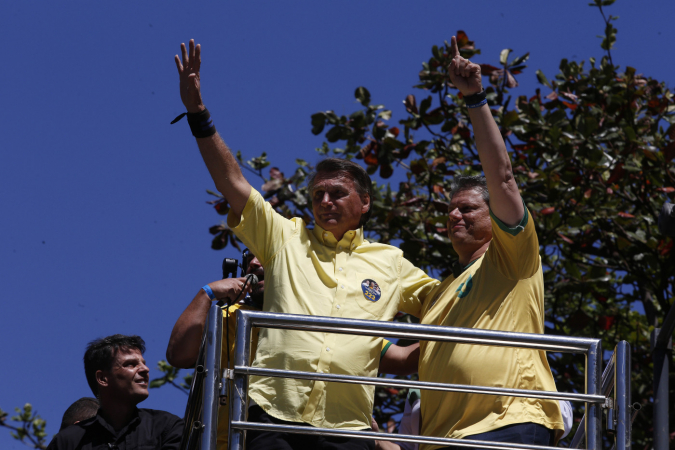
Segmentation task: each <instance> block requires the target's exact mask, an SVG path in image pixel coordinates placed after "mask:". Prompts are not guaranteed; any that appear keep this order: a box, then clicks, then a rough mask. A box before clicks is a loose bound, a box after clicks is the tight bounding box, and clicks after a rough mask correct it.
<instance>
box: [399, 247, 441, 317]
mask: <svg viewBox="0 0 675 450" xmlns="http://www.w3.org/2000/svg"><path fill="white" fill-rule="evenodd" d="M399 279H400V281H401V299H400V301H399V305H398V309H399V311H403V312H405V313H408V314H410V315H413V316H415V317H420V315H421V313H422V305H423V304H424V301H425V300H426V298H427V297H428V296H429V294H430V293H431V291H432V290H433V289H434V288H435V287H436V286H438V285H439V284H440V282H439V281H438V280H436V279H434V278H431V277H430V276H429V275H427V274H426V273H424V272H423V271H422V270H420V269H418V268H417V267H415V266H413V265H412V263H411V262H410V261H408V260H407V259H405V258H404V257H403V256H401V262H400V277H399Z"/></svg>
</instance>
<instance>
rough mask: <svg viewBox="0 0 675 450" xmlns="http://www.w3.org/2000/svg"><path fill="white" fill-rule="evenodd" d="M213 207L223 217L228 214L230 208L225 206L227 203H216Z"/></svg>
mask: <svg viewBox="0 0 675 450" xmlns="http://www.w3.org/2000/svg"><path fill="white" fill-rule="evenodd" d="M213 207H214V208H215V210H216V211H217V212H218V214H220V215H221V216H224V215H225V214H227V213H228V212H230V206H229V205H228V204H227V202H220V203H216V204H215V205H213Z"/></svg>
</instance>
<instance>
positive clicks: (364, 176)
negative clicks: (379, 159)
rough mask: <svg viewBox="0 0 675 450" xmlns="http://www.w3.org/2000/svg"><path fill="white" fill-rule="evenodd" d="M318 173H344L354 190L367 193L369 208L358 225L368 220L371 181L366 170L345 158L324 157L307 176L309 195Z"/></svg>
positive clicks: (371, 191)
mask: <svg viewBox="0 0 675 450" xmlns="http://www.w3.org/2000/svg"><path fill="white" fill-rule="evenodd" d="M319 174H331V175H333V176H334V177H339V176H343V175H346V176H348V177H349V178H351V179H352V180H354V184H355V185H356V192H358V194H359V195H361V196H363V195H368V197H369V198H370V208H368V211H366V212H365V213H363V214H362V215H361V221H360V222H359V226H363V225H364V224H365V223H366V222H368V219H370V215H371V211H372V210H373V182H372V181H371V179H370V175H368V172H366V170H365V169H364V168H363V167H361V166H360V165H358V164H356V163H355V162H353V161H349V160H347V159H340V158H326V159H324V160H322V161H321V162H319V164H317V165H316V171H315V172H314V174H312V176H311V177H310V178H309V182H308V186H309V194H310V195H313V191H314V183H315V182H316V177H317V176H318V175H319Z"/></svg>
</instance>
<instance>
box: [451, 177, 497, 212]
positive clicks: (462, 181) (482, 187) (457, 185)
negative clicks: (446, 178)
mask: <svg viewBox="0 0 675 450" xmlns="http://www.w3.org/2000/svg"><path fill="white" fill-rule="evenodd" d="M470 190H475V191H478V193H479V194H480V195H481V197H483V200H484V201H485V203H487V204H488V205H489V204H490V192H489V191H488V188H487V181H485V177H483V176H480V175H476V176H469V175H458V176H456V177H455V178H453V180H452V182H451V183H450V200H452V197H454V196H455V194H457V193H459V192H463V191H470Z"/></svg>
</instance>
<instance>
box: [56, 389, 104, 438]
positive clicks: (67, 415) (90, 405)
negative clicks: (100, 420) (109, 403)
mask: <svg viewBox="0 0 675 450" xmlns="http://www.w3.org/2000/svg"><path fill="white" fill-rule="evenodd" d="M99 406H101V405H99V404H98V400H96V399H95V398H91V397H82V398H81V399H79V400H76V401H75V402H74V403H73V404H72V405H70V406H69V407H68V409H66V412H64V413H63V419H61V428H59V431H63V429H64V428H67V427H69V426H71V425H74V424H76V423H79V422H82V421H83V420H87V419H91V418H92V417H94V416H95V415H96V413H97V412H98V408H99Z"/></svg>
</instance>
